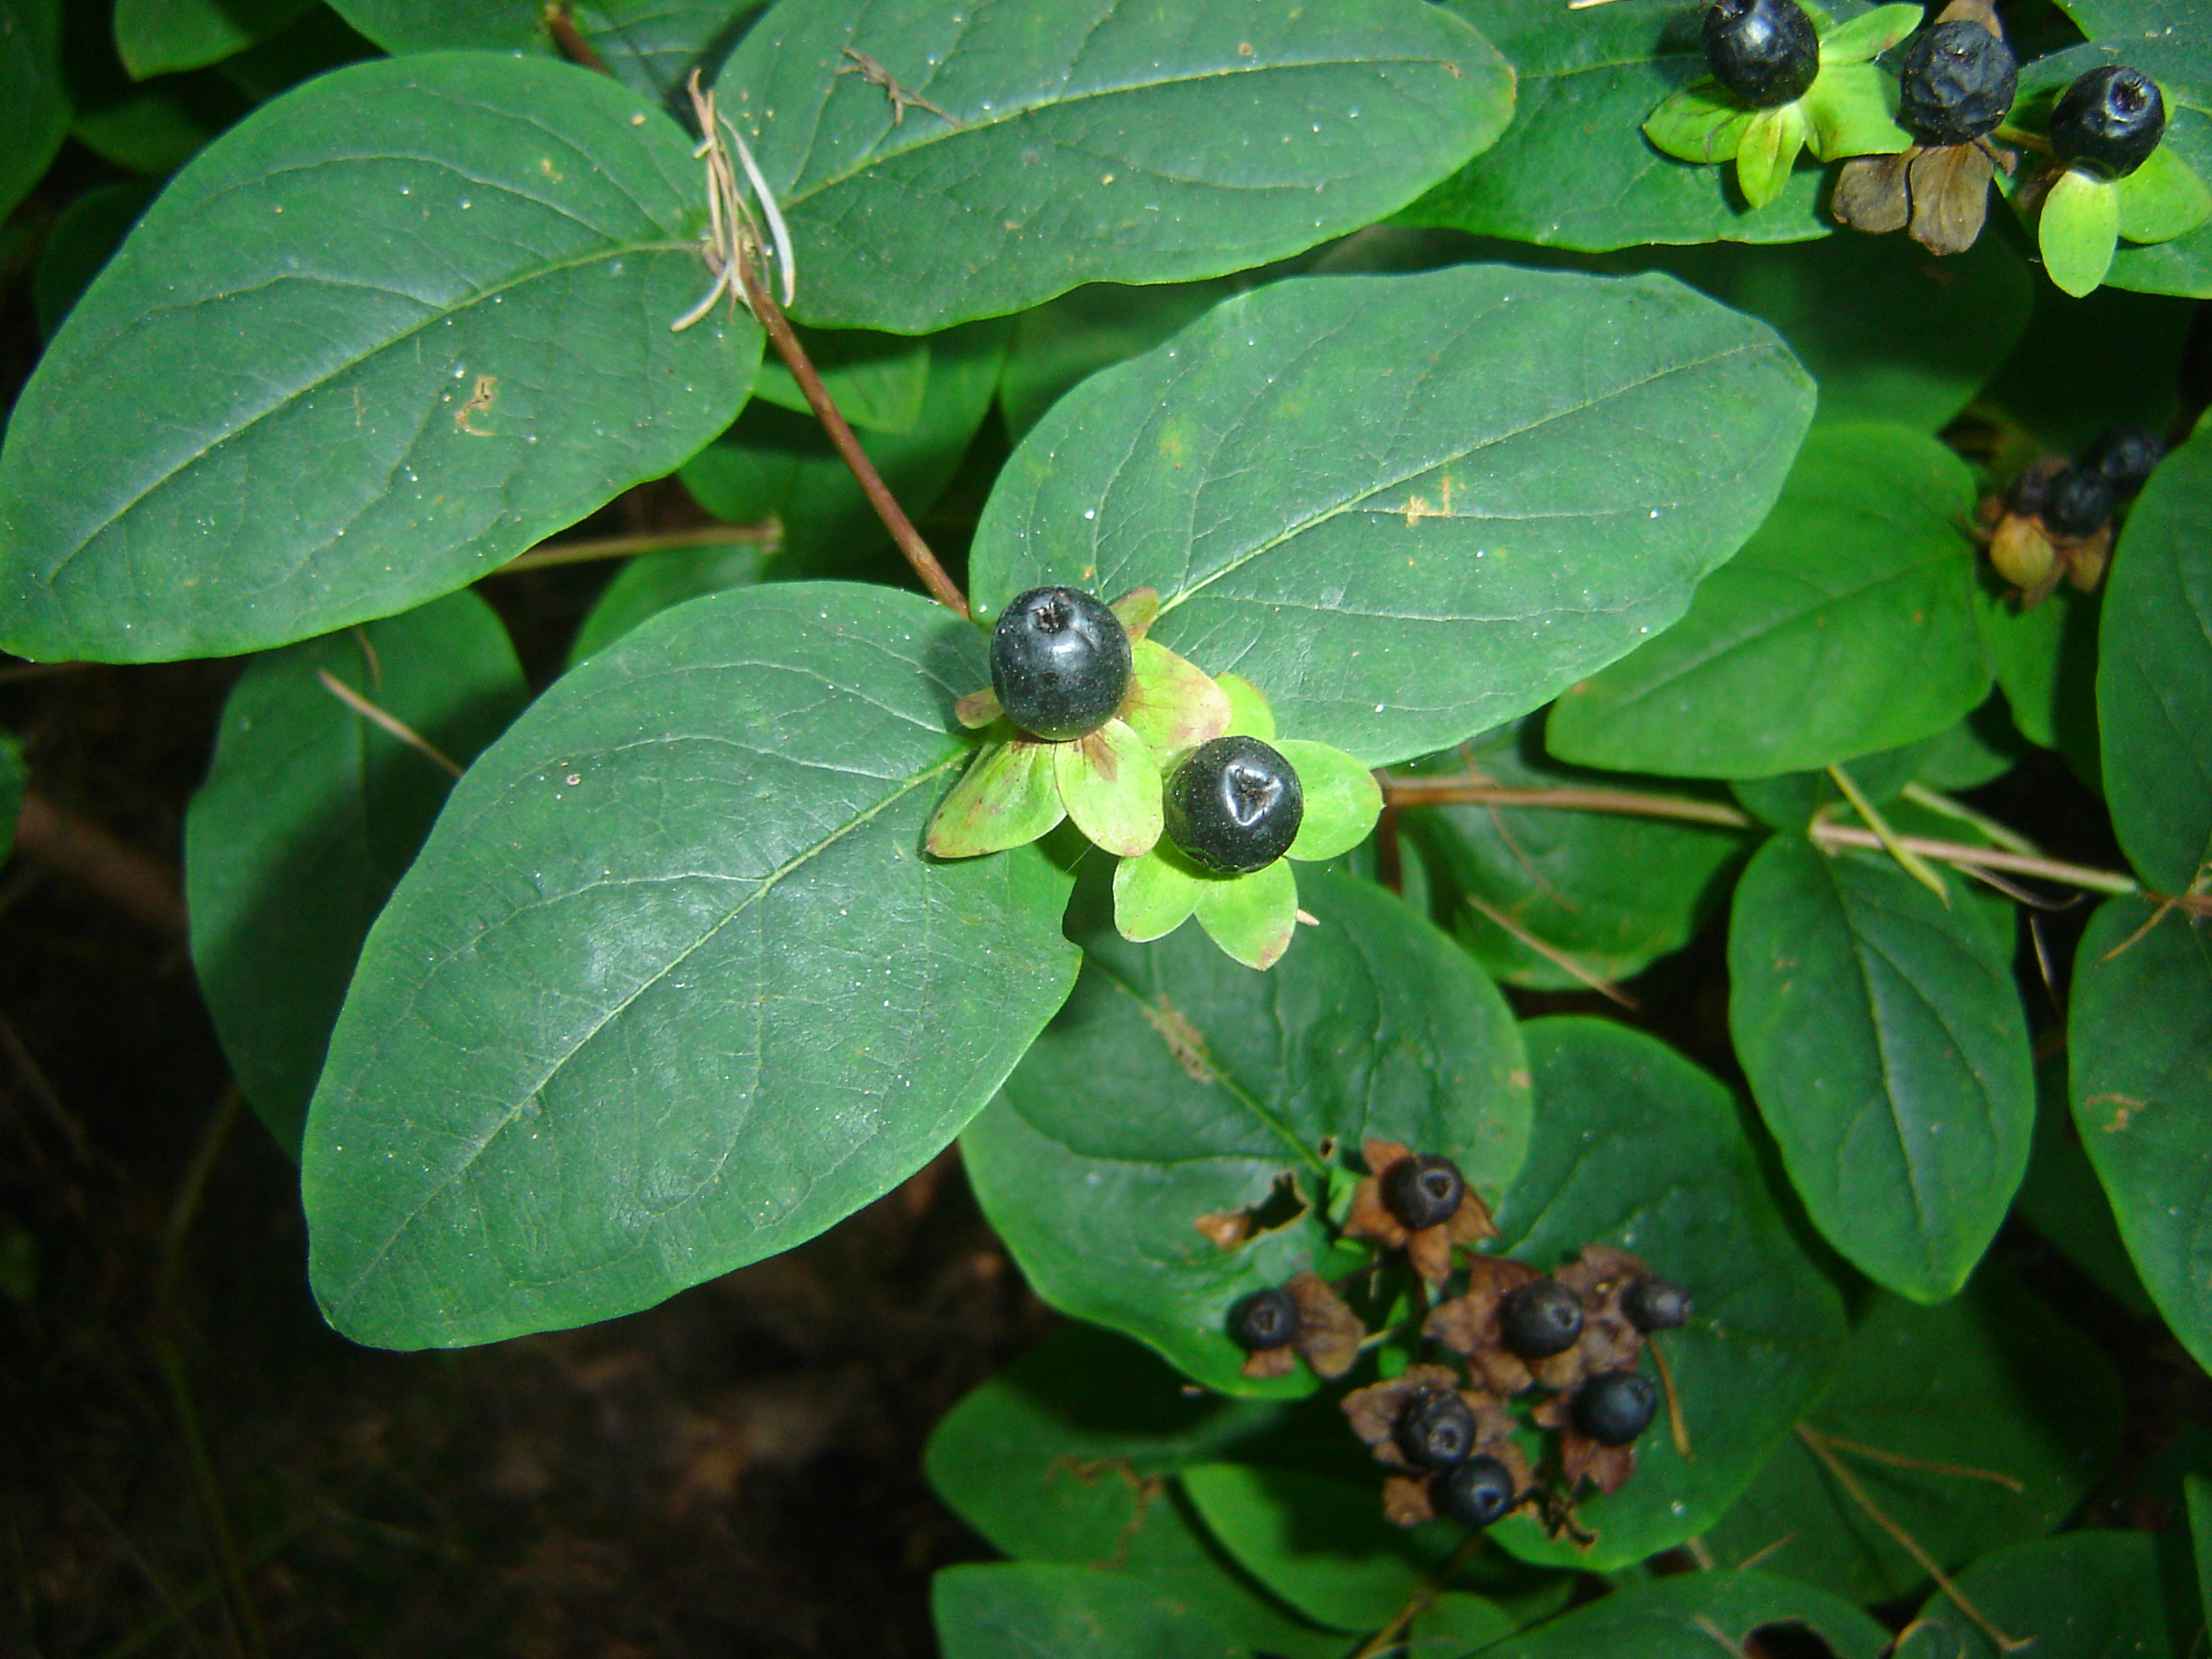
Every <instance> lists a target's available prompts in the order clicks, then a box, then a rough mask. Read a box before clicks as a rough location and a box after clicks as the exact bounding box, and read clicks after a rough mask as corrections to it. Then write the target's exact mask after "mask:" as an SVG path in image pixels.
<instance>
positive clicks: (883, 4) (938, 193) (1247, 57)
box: [716, 0, 1513, 333]
mask: <svg viewBox="0 0 2212 1659" xmlns="http://www.w3.org/2000/svg"><path fill="white" fill-rule="evenodd" d="M870 64H873V65H875V66H876V67H875V68H874V69H870V68H869V65H870ZM885 78H887V79H889V80H890V81H891V82H892V83H894V84H893V85H888V86H887V85H885V84H881V83H882V80H883V79H885ZM716 90H717V93H718V95H719V97H720V98H721V101H722V107H723V108H724V110H725V112H726V113H728V114H729V115H730V117H731V118H732V119H733V121H735V122H736V123H737V125H738V126H739V128H740V129H741V130H743V131H744V132H745V135H746V137H747V139H748V140H749V141H750V142H751V144H752V146H753V149H754V151H755V153H756V154H757V156H758V157H759V161H760V166H761V169H762V171H763V172H764V173H765V175H766V176H767V180H768V183H769V186H770V188H771V189H772V190H773V192H774V193H775V196H776V199H777V200H778V201H779V202H780V203H781V204H782V209H783V214H784V217H785V218H786V219H787V220H788V221H789V222H790V226H791V233H792V236H793V239H794V241H795V242H796V244H797V248H798V263H799V270H800V273H801V281H800V289H799V306H798V310H799V312H800V314H801V315H802V316H804V317H805V320H806V321H808V322H811V323H816V324H822V325H843V326H859V327H877V328H889V329H893V330H896V331H898V332H902V333H912V332H918V331H921V330H923V329H927V328H937V327H942V326H944V325H946V324H948V323H954V322H959V321H961V320H963V319H966V318H971V317H989V316H995V315H997V314H998V313H1001V312H1007V311H1017V310H1020V309H1022V307H1024V306H1027V305H1034V304H1036V303H1037V302H1039V301H1044V300H1048V299H1050V298H1051V297H1052V296H1053V295H1055V294H1059V293H1062V292H1064V291H1065V290H1067V289H1069V288H1070V287H1073V286H1074V285H1075V284H1076V283H1078V282H1086V281H1112V282H1132V281H1133V282H1169V281H1179V280H1183V279H1187V278H1190V277H1199V276H1219V275H1221V274H1222V273H1224V272H1228V271H1236V270H1241V269H1243V268H1245V267H1248V266H1253V265H1259V264H1262V263H1264V262H1266V261H1268V260H1270V259H1279V258H1282V257H1283V256H1285V255H1286V254H1289V253H1294V252H1298V251H1299V250H1301V249H1305V248H1310V247H1312V246H1313V245H1314V244H1316V243H1318V242H1321V241H1324V240H1326V239H1327V238H1329V237H1331V236H1336V235H1341V234H1343V233H1344V232H1346V231H1349V230H1354V229H1357V228H1359V227H1360V226H1362V225H1365V224H1368V223H1369V222H1370V221H1372V220H1374V219H1376V218H1379V217H1381V216H1382V215H1383V214H1385V213H1388V212H1390V211H1392V210H1393V209H1394V208H1397V207H1400V206H1403V205H1404V204H1406V203H1407V202H1408V201H1410V200H1411V199H1412V198H1413V197H1414V196H1415V195H1416V194H1417V193H1418V192H1420V191H1421V190H1422V189H1424V188H1426V187H1427V186H1428V185H1430V184H1431V183H1433V182H1434V181H1435V180H1438V179H1440V178H1443V177H1444V176H1445V175H1447V174H1449V173H1450V172H1451V171H1452V170H1453V169H1454V168H1455V167H1458V166H1460V165H1462V164H1463V163H1464V162H1465V161H1466V160H1467V159H1468V158H1469V157H1470V156H1475V155H1477V154H1479V152H1480V151H1481V150H1482V149H1483V148H1484V147H1485V146H1486V145H1488V144H1489V143H1490V142H1491V141H1492V140H1493V139H1495V138H1496V137H1497V135H1498V133H1499V132H1501V131H1502V130H1503V128H1504V125H1505V122H1506V120H1507V118H1508V116H1509V115H1510V113H1511V110H1512V106H1513V77H1512V73H1511V71H1510V70H1508V69H1507V68H1506V67H1505V65H1504V63H1503V61H1502V60H1500V59H1499V57H1498V55H1497V53H1496V52H1494V51H1493V50H1492V49H1491V48H1490V46H1489V45H1488V43H1487V42H1485V41H1484V40H1483V39H1482V37H1481V36H1479V35H1477V34H1476V33H1475V32H1474V31H1473V30H1472V29H1469V28H1468V27H1466V26H1465V25H1464V24H1462V23H1460V22H1459V21H1457V20H1456V19H1455V18H1453V17H1451V16H1449V15H1447V14H1446V13H1444V12H1440V11H1438V10H1437V9H1435V8H1434V7H1431V6H1429V5H1425V4H1421V3H1419V0H1338V3H1337V4H1334V5H1332V6H1330V7H1329V8H1327V9H1326V11H1310V10H1302V9H1294V10H1287V11H1281V12H1276V11H1261V12H1243V11H1225V10H1221V9H1218V8H1210V7H1188V6H1178V7H1168V8H1164V9H1156V10H1152V11H1144V12H1129V11H1126V10H1123V9H1118V8H1117V7H1116V6H1115V5H1114V4H1112V0H1084V3H1083V4H1068V3H1066V0H1001V3H1000V4H996V5H993V6H990V7H988V8H985V9H983V10H981V11H979V12H974V13H973V14H972V15H971V14H970V13H966V12H949V11H947V10H946V8H945V7H944V6H942V5H941V4H938V3H936V0H878V3H876V4H871V5H867V6H861V5H858V4H856V3H854V0H802V3H799V4H785V5H782V6H780V7H778V8H777V9H776V10H775V11H774V12H771V13H770V14H769V15H768V16H767V17H765V18H763V19H762V21H761V24H760V26H759V27H757V28H756V29H754V30H753V31H752V32H751V33H750V34H748V35H747V36H746V37H745V39H744V41H743V43H742V44H741V45H740V46H739V47H738V49H737V51H736V53H735V54H734V55H733V57H732V58H731V60H730V61H729V63H728V65H727V66H726V67H725V68H724V69H723V71H722V74H721V77H720V79H719V81H718V82H717V84H716ZM895 91H896V92H897V93H898V94H900V96H899V97H897V98H895V97H894V95H893V94H894V92H895ZM923 100H926V102H922V101H923Z"/></svg>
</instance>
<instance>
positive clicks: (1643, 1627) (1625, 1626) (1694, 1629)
mask: <svg viewBox="0 0 2212 1659" xmlns="http://www.w3.org/2000/svg"><path fill="white" fill-rule="evenodd" d="M1768 1624H1802V1625H1805V1626H1806V1627H1808V1628H1809V1629H1812V1630H1814V1631H1816V1632H1818V1634H1819V1635H1820V1636H1821V1638H1822V1639H1823V1640H1825V1641H1826V1642H1827V1644H1828V1647H1829V1649H1830V1651H1832V1652H1834V1653H1835V1654H1837V1655H1838V1659H1878V1656H1879V1655H1882V1654H1884V1653H1887V1651H1888V1644H1889V1633H1888V1632H1887V1630H1885V1629H1883V1628H1882V1626H1881V1625H1879V1624H1877V1623H1874V1621H1873V1620H1871V1619H1869V1618H1867V1617H1866V1615H1865V1614H1863V1613H1862V1612H1860V1611H1859V1609H1858V1608H1856V1607H1854V1606H1852V1605H1851V1604H1850V1603H1849V1602H1848V1601H1839V1600H1838V1599H1836V1598H1835V1597H1833V1596H1829V1595H1826V1594H1824V1593H1822V1592H1821V1591H1818V1590H1814V1589H1809V1588H1807V1587H1806V1586H1805V1585H1803V1584H1792V1583H1791V1582H1790V1581H1789V1580H1788V1579H1785V1578H1769V1577H1767V1576H1765V1575H1762V1574H1758V1573H1735V1572H1714V1573H1684V1574H1681V1575H1678V1576H1676V1577H1672V1578H1660V1579H1655V1580H1652V1581H1649V1582H1646V1583H1642V1584H1631V1585H1629V1586H1627V1587H1626V1588H1624V1589H1622V1590H1617V1591H1615V1592H1614V1593H1613V1594H1612V1595H1610V1596H1607V1597H1605V1598H1604V1599H1602V1600H1599V1601H1594V1602H1592V1603H1590V1604H1589V1605H1588V1606H1586V1607H1579V1608H1576V1609H1575V1611H1574V1612H1572V1613H1570V1614H1568V1615H1567V1616H1566V1617H1564V1618H1562V1619H1554V1620H1553V1621H1552V1622H1551V1623H1549V1624H1544V1625H1540V1626H1538V1627H1537V1628H1536V1629H1534V1630H1531V1631H1529V1632H1527V1634H1526V1635H1523V1636H1518V1637H1515V1638H1514V1639H1513V1640H1511V1641H1508V1642H1501V1643H1500V1644H1499V1645H1498V1646H1497V1647H1485V1648H1483V1649H1482V1655H1483V1659H1594V1656H1596V1655H1599V1654H1602V1655H1603V1656H1604V1659H1713V1655H1715V1654H1716V1653H1741V1652H1743V1650H1744V1648H1743V1643H1744V1641H1745V1639H1746V1638H1748V1637H1749V1636H1750V1634H1751V1632H1752V1631H1754V1630H1756V1629H1759V1628H1761V1627H1762V1626H1765V1625H1768Z"/></svg>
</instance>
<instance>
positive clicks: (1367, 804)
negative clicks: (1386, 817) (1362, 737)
mask: <svg viewBox="0 0 2212 1659" xmlns="http://www.w3.org/2000/svg"><path fill="white" fill-rule="evenodd" d="M1275 747H1276V749H1277V751H1278V752H1280V753H1281V755H1282V757H1283V758H1284V759H1286V760H1287V761H1289V762H1290V765H1291V767H1292V768H1293V769H1294V770H1295V771H1296V772H1297V774H1298V782H1299V785H1300V786H1301V787H1302V788H1303V789H1304V790H1305V792H1306V815H1305V817H1303V818H1302V819H1300V820H1299V822H1298V838H1297V839H1296V840H1294V841H1292V842H1291V843H1290V851H1289V853H1288V854H1286V855H1287V856H1289V857H1292V858H1305V859H1317V858H1334V857H1335V856H1336V855H1337V854H1339V853H1349V852H1351V851H1352V849H1353V848H1355V847H1357V846H1358V845H1359V843H1360V842H1362V841H1364V840H1366V839H1367V832H1368V831H1369V830H1370V829H1374V828H1375V820H1376V819H1378V818H1380V817H1382V816H1383V786H1382V785H1381V784H1379V783H1377V782H1376V781H1375V774H1374V773H1372V772H1370V771H1368V770H1367V768H1366V767H1364V766H1362V765H1360V764H1359V762H1358V760H1356V759H1354V758H1353V757H1351V756H1349V755H1347V754H1345V753H1344V751H1343V750H1341V749H1332V748H1330V747H1329V745H1328V744H1326V743H1313V742H1309V741H1307V740H1306V739H1304V738H1300V737H1286V738H1284V739H1283V740H1282V741H1281V742H1279V743H1277V744H1276V745H1275Z"/></svg>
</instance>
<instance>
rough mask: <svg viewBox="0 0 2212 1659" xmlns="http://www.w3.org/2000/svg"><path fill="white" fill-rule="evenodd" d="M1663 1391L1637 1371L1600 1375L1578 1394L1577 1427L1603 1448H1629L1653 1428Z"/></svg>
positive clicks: (1604, 1372)
mask: <svg viewBox="0 0 2212 1659" xmlns="http://www.w3.org/2000/svg"><path fill="white" fill-rule="evenodd" d="M1658 1409H1659V1390H1658V1389H1656V1388H1654V1387H1652V1386H1651V1380H1650V1379H1649V1378H1648V1377H1644V1376H1640V1375H1639V1374H1637V1373H1636V1372H1634V1371H1600V1372H1599V1374H1598V1375H1597V1376H1595V1377H1593V1378H1591V1379H1590V1381H1589V1382H1587V1383H1583V1384H1582V1386H1581V1387H1580V1388H1579V1389H1577V1390H1576V1391H1575V1428H1576V1429H1579V1430H1580V1431H1582V1432H1583V1433H1584V1434H1587V1435H1588V1436H1589V1437H1590V1438H1591V1439H1593V1440H1595V1441H1597V1442H1598V1444H1599V1445H1600V1446H1625V1445H1627V1444H1628V1442H1629V1441H1631V1440H1633V1439H1635V1438H1636V1436H1637V1435H1639V1434H1641V1433H1643V1432H1644V1431H1645V1430H1647V1429H1648V1428H1650V1427H1651V1418H1652V1414H1653V1413H1654V1412H1656V1411H1657V1410H1658Z"/></svg>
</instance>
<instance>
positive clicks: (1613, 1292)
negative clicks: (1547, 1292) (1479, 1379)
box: [1533, 1244, 1651, 1391]
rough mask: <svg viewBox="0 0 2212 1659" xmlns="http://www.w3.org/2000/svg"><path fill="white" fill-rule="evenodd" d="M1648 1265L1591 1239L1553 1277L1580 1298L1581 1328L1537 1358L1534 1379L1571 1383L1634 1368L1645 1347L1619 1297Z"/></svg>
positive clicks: (1559, 1385)
mask: <svg viewBox="0 0 2212 1659" xmlns="http://www.w3.org/2000/svg"><path fill="white" fill-rule="evenodd" d="M1650 1276H1651V1269H1650V1268H1648V1267H1647V1266H1646V1265H1645V1264H1644V1262H1643V1260H1642V1258H1640V1257H1636V1256H1631V1255H1630V1254H1629V1253H1628V1252H1627V1251H1625V1250H1617V1249H1615V1248H1614V1247H1613V1246H1612V1245H1610V1244H1592V1245H1590V1246H1588V1247H1587V1248H1586V1249H1584V1250H1583V1252H1582V1254H1581V1256H1580V1257H1579V1258H1577V1259H1576V1260H1575V1261H1574V1262H1570V1263H1568V1264H1567V1265H1566V1266H1564V1267H1562V1268H1560V1269H1559V1271H1558V1272H1556V1273H1554V1274H1552V1275H1551V1277H1552V1278H1553V1279H1554V1280H1555V1281H1557V1282H1558V1283H1559V1284H1561V1285H1564V1286H1566V1287H1567V1288H1568V1289H1570V1290H1572V1291H1574V1292H1575V1296H1576V1297H1578V1298H1579V1299H1580V1300H1581V1303H1582V1334H1581V1335H1580V1336H1579V1337H1577V1338H1576V1339H1575V1346H1574V1347H1572V1348H1570V1349H1568V1350H1567V1351H1566V1352H1565V1353H1563V1354H1554V1355H1551V1357H1550V1358H1545V1359H1539V1360H1538V1361H1536V1363H1535V1365H1534V1367H1533V1369H1534V1371H1535V1373H1536V1381H1537V1382H1539V1383H1543V1384H1544V1386H1545V1387H1547V1388H1554V1389H1559V1390H1562V1391H1563V1390H1566V1389H1569V1388H1573V1387H1574V1386H1575V1384H1576V1383H1580V1382H1581V1381H1582V1379H1583V1378H1585V1377H1593V1376H1596V1375H1597V1374H1598V1373H1599V1372H1600V1371H1627V1370H1633V1369H1634V1368H1635V1365H1636V1361H1637V1359H1638V1358H1639V1357H1641V1356H1642V1354H1643V1352H1644V1334H1643V1333H1642V1332H1641V1331H1639V1330H1637V1329H1636V1327H1635V1326H1634V1325H1633V1324H1632V1323H1630V1321H1629V1318H1628V1315H1627V1314H1626V1313H1625V1312H1623V1310H1622V1307H1621V1297H1622V1295H1623V1292H1624V1291H1626V1290H1627V1288H1628V1286H1631V1285H1633V1284H1635V1283H1636V1281H1637V1280H1639V1279H1648V1278H1649V1277H1650Z"/></svg>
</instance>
